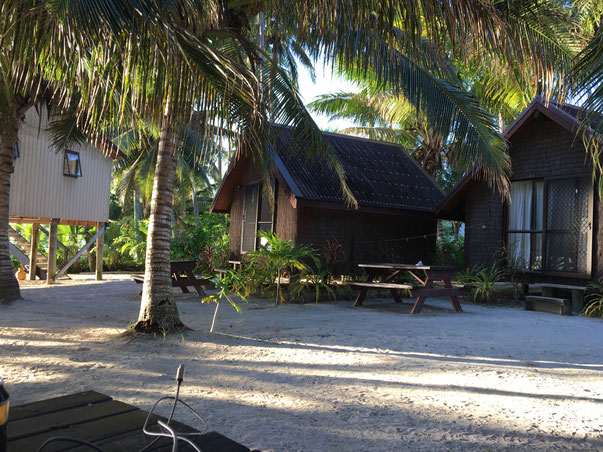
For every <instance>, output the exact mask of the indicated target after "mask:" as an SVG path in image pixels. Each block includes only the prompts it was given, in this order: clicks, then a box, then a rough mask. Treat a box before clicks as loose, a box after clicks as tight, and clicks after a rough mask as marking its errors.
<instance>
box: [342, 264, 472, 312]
mask: <svg viewBox="0 0 603 452" xmlns="http://www.w3.org/2000/svg"><path fill="white" fill-rule="evenodd" d="M358 266H359V267H361V268H363V269H364V271H365V272H366V275H367V277H366V280H365V281H352V282H349V283H348V285H350V286H352V287H355V288H357V289H358V290H359V292H358V295H357V296H356V301H355V303H354V306H361V305H362V302H363V301H364V298H365V297H366V294H367V292H368V291H369V289H388V290H389V291H390V292H391V294H392V297H393V298H394V300H395V301H396V303H400V302H401V301H402V297H401V295H400V290H408V291H409V292H410V295H411V296H412V297H416V300H415V304H414V306H413V308H412V311H411V314H418V313H420V312H421V309H423V303H424V302H425V298H427V297H442V296H444V297H448V298H450V303H451V304H452V307H453V308H454V310H455V311H456V312H463V308H461V303H460V302H459V299H458V296H459V295H463V294H464V293H466V291H467V289H466V288H464V287H453V286H452V279H453V277H454V273H455V269H454V267H446V266H438V265H409V264H358ZM403 274H409V275H410V276H411V277H412V278H413V279H414V281H415V284H414V285H412V284H408V283H398V282H396V279H397V278H398V277H399V276H401V275H403ZM375 279H378V281H377V282H374V280H375ZM434 281H441V282H442V284H443V286H444V287H434V285H433V283H434ZM416 283H419V284H418V285H417V284H416Z"/></svg>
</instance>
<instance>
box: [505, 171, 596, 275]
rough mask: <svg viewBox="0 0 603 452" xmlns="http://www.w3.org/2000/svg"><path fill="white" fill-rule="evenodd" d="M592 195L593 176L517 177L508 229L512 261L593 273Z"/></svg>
mask: <svg viewBox="0 0 603 452" xmlns="http://www.w3.org/2000/svg"><path fill="white" fill-rule="evenodd" d="M590 196H591V181H590V178H589V177H573V178H566V179H547V180H528V181H518V182H512V184H511V199H510V203H509V210H508V213H509V222H508V230H507V247H508V252H509V258H510V260H511V262H510V263H511V265H513V266H514V267H516V268H519V269H523V270H532V271H545V272H563V273H575V274H580V275H586V274H588V273H589V272H590V265H589V260H590V249H591V248H590V242H591V240H592V237H591V235H592V234H591V229H592V228H591V219H590V215H589V199H590ZM545 212H546V213H545ZM545 216H546V218H545Z"/></svg>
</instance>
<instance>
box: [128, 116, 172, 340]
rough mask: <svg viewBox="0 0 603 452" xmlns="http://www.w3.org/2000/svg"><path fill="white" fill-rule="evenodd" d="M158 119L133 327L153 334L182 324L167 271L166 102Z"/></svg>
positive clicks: (168, 118)
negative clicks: (139, 295)
mask: <svg viewBox="0 0 603 452" xmlns="http://www.w3.org/2000/svg"><path fill="white" fill-rule="evenodd" d="M166 110H167V111H166V114H165V115H164V117H163V120H162V123H161V136H160V138H159V149H158V155H157V163H156V166H155V177H154V181H153V194H152V198H151V216H150V218H149V231H148V236H147V253H146V261H145V273H144V285H143V288H142V300H141V303H140V313H139V316H138V321H137V322H136V324H135V325H134V326H133V329H134V331H137V332H141V333H147V334H156V333H158V332H162V333H165V332H170V331H173V330H175V329H181V328H183V327H184V325H183V324H182V322H181V321H180V316H179V315H178V308H177V307H176V303H175V302H174V295H173V291H172V278H171V272H170V235H171V229H172V227H171V226H172V209H173V206H172V195H173V190H174V180H175V178H176V159H177V156H176V152H177V143H178V132H177V131H176V130H175V129H174V128H173V126H174V123H175V121H173V120H172V119H171V114H170V112H169V110H170V109H169V106H168V108H167V109H166Z"/></svg>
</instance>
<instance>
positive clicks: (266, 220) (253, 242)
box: [241, 181, 276, 253]
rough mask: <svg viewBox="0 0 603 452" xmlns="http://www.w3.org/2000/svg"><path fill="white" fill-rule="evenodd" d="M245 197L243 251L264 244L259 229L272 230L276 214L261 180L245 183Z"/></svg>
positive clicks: (273, 188) (273, 185)
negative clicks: (258, 235)
mask: <svg viewBox="0 0 603 452" xmlns="http://www.w3.org/2000/svg"><path fill="white" fill-rule="evenodd" d="M275 188H276V186H275V182H274V181H272V190H273V193H275V196H276V190H275ZM243 196H244V199H243V225H242V229H243V231H242V237H241V252H243V253H244V252H247V251H252V250H256V249H258V248H260V247H261V246H263V245H264V243H262V240H263V239H260V238H259V237H257V232H258V231H266V232H272V230H273V225H274V215H273V211H272V209H271V208H270V201H269V199H268V197H267V196H266V195H265V193H263V190H262V187H261V184H260V183H259V182H257V181H256V182H251V183H249V184H247V185H245V192H244V195H243Z"/></svg>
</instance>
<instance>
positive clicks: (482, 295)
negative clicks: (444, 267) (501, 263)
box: [456, 263, 506, 303]
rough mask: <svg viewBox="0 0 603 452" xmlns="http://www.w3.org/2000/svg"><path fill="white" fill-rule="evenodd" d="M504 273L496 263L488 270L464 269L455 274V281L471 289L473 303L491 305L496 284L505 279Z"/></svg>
mask: <svg viewBox="0 0 603 452" xmlns="http://www.w3.org/2000/svg"><path fill="white" fill-rule="evenodd" d="M505 274H506V273H505V271H504V270H503V269H501V268H498V267H497V265H496V263H494V264H492V266H490V267H489V268H486V267H484V268H474V269H465V270H463V271H462V272H459V273H457V277H456V279H457V280H458V281H459V282H462V283H463V284H466V285H469V286H472V287H473V290H472V291H471V298H472V299H473V301H475V302H482V303H491V302H492V300H493V297H494V294H495V293H496V283H498V282H502V281H503V280H504V279H505Z"/></svg>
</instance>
